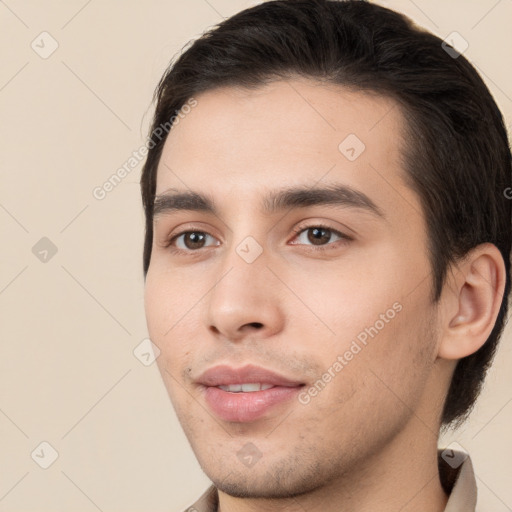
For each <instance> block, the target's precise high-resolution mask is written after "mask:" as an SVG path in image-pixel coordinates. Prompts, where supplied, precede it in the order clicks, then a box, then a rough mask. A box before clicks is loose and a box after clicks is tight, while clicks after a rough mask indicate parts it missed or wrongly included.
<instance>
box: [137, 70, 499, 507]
mask: <svg viewBox="0 0 512 512" xmlns="http://www.w3.org/2000/svg"><path fill="white" fill-rule="evenodd" d="M196 99H197V106H196V107H195V108H194V109H192V111H191V112H190V113H189V114H188V115H187V116H186V118H184V119H182V120H181V121H180V123H179V125H177V126H175V127H174V128H173V129H172V130H171V132H170V134H169V136H168V138H167V141H166V143H165V146H164V149H163V154H162V158H161V161H160V165H159V168H158V174H157V191H156V194H157V196H158V195H161V194H163V193H164V192H168V191H169V190H170V189H174V190H178V191H187V190H193V191H197V192H201V193H205V194H209V196H210V197H211V198H212V199H213V200H214V201H215V203H216V205H217V206H218V208H219V211H218V214H217V215H212V214H210V213H204V212H200V211H173V212H168V213H165V214H162V215H160V216H158V217H156V218H155V223H154V228H155V235H154V242H153V252H152V257H151V263H150V267H149V271H148V274H147V278H146V288H145V308H146V317H147V323H148V330H149V334H150V337H151V339H152V341H153V342H154V343H155V345H157V346H158V347H159V349H160V350H161V354H160V356H159V357H158V359H157V363H158V367H159V369H160V372H161V374H162V378H163V381H164V383H165V386H166V388H167V390H168V392H169V396H170V398H171V400H172V403H173V405H174V407H175V409H176V412H177V415H178V418H179V420H180V422H181V424H182V426H183V429H184V431H185V433H186V435H187V437H188V439H189V441H190V443H191V446H192V448H193V450H194V452H195V454H196V456H197V458H198V460H199V463H200V464H201V466H202V468H203V469H204V471H205V473H206V474H207V475H208V477H209V478H210V479H211V480H212V481H213V482H214V484H215V485H216V486H217V487H218V489H219V500H220V510H222V512H229V511H235V510H236V511H238V512H240V511H256V510H266V511H282V510H286V511H304V510H308V511H312V510H322V511H323V512H328V511H338V512H339V511H344V512H348V511H353V512H356V511H357V512H363V511H375V510H379V511H383V512H386V511H394V512H396V511H397V510H401V511H402V512H405V511H413V510H414V511H420V512H421V511H431V512H433V511H442V510H444V507H445V505H446V501H447V496H446V495H445V493H444V492H443V490H442V488H441V485H440V480H439V476H438V470H437V458H436V457H437V440H438V432H439V427H440V414H441V409H442V404H443V400H444V398H445V396H446V392H447V389H448V386H449V382H450V378H451V376H452V373H453V370H454V367H455V363H456V360H457V359H459V358H461V357H464V356H465V355H469V354H471V353H472V352H474V351H476V350H477V349H478V348H479V347H480V346H481V345H482V344H483V343H484V342H485V340H486V339H487V337H488V335H489V334H490V332H491V329H492V327H493V325H494V321H495V319H496V316H497V314H498V310H499V305H500V301H501V296H502V295H503V289H504V282H505V277H504V265H503V260H502V259H501V256H500V254H499V251H498V250H497V249H496V247H494V246H493V245H491V244H483V245H482V246H479V247H477V248H475V249H474V250H473V251H472V252H471V253H470V255H469V256H468V258H467V259H466V260H464V262H463V263H459V264H458V265H457V266H454V267H453V268H452V269H450V272H449V273H448V281H447V283H446V285H445V287H444V291H443V294H442V297H441V300H440V302H439V303H437V304H433V303H432V302H431V300H430V293H431V286H432V281H431V278H432V275H431V268H430V265H429V261H428V258H427V250H426V247H427V238H426V236H427V235H426V228H425V220H424V217H423V214H422V212H421V207H420V203H419V198H418V197H417V196H416V194H415V193H414V192H413V191H412V190H410V189H409V188H408V187H407V186H406V185H405V184H404V181H403V178H402V174H403V172H404V170H403V165H402V163H401V158H400V156H401V148H402V144H403V140H404V138H403V137H404V133H405V132H404V121H403V118H402V114H401V113H400V110H399V108H398V107H397V106H396V105H395V104H394V103H393V101H392V100H389V99H386V98H383V97H380V96H377V95H370V94H364V93H361V92H353V91H348V90H347V89H345V88H342V87H338V86H333V85H330V86H327V85H325V84H321V83H318V82H314V81H312V80H307V79H299V78H295V79H290V80H288V81H278V82H273V83H271V84H267V85H266V86H264V87H260V88H258V89H255V90H252V91H248V90H244V89H238V88H220V89H216V90H213V91H208V92H205V93H202V94H201V95H199V96H197V98H196ZM348 134H356V135H357V137H358V138H359V139H360V140H361V141H363V142H364V144H365V146H366V149H365V150H364V151H363V152H362V153H361V155H360V156H359V157H358V158H357V159H356V160H354V161H349V160H348V159H347V158H346V157H345V156H344V155H343V154H342V153H341V152H340V150H339V149H338V146H339V144H340V142H342V141H343V140H344V139H345V138H346V137H347V135H348ZM334 183H336V184H344V185H349V186H351V187H353V188H355V189H357V190H359V191H361V192H364V193H365V194H366V195H367V196H369V197H370V198H371V200H372V201H373V202H374V203H375V205H377V206H378V208H379V209H380V210H381V211H382V212H383V214H384V216H385V218H380V217H378V216H376V215H373V214H372V213H369V212H368V211H365V210H362V209H358V208H351V207H347V206H344V207H339V206H338V207H332V206H326V205H313V206H310V207H307V208H291V209H287V210H286V211H281V212H277V213H272V214H268V213H266V212H264V211H263V210H262V207H261V202H262V200H263V198H264V197H265V196H266V195H267V194H268V193H270V192H273V191H276V190H278V189H281V188H286V187H289V186H291V185H294V186H299V185H304V186H307V187H312V186H314V185H315V186H319V185H327V184H334ZM319 224H320V225H321V226H322V225H326V226H328V227H329V228H330V229H331V230H335V231H339V232H341V233H343V234H345V235H347V236H350V237H351V239H350V240H345V241H343V240H341V241H340V239H339V238H338V237H337V236H336V234H335V233H333V232H332V231H331V233H330V235H331V236H330V237H329V233H327V235H326V238H327V241H325V242H324V243H323V245H320V246H319V245H315V244H314V243H313V242H312V241H311V238H308V234H311V230H309V231H308V229H307V228H314V227H315V226H318V225H319ZM302 226H303V231H301V233H300V234H299V235H296V234H295V233H294V232H293V230H294V228H298V227H302ZM185 231H193V232H202V233H206V234H208V235H209V236H207V237H206V238H205V243H204V246H203V247H200V248H197V246H194V245H193V244H192V245H190V240H188V242H189V246H188V247H187V245H185V242H186V241H187V240H185V236H181V237H180V238H179V239H178V240H175V242H174V244H175V245H174V246H172V245H171V247H166V241H167V240H168V239H169V238H170V237H172V236H174V235H176V234H179V233H183V232H185ZM247 236H251V237H253V238H254V239H255V240H256V241H257V242H258V243H259V245H260V246H261V248H262V250H263V252H262V253H261V255H260V256H259V257H258V258H257V259H256V260H255V261H254V262H253V263H247V262H246V261H244V259H242V258H241V257H240V255H239V253H237V251H236V248H237V246H238V245H239V244H240V243H241V242H242V241H243V240H244V239H245V238H246V237H247ZM190 247H192V248H190ZM173 248H175V249H181V252H175V251H172V250H171V249H173ZM322 248H323V249H325V250H322ZM395 303H399V305H400V306H401V310H400V312H398V313H397V314H396V315H394V318H393V319H391V320H389V321H388V322H387V323H385V326H384V327H383V328H382V329H380V330H379V332H378V334H377V335H375V336H374V337H373V338H369V340H368V343H367V345H366V346H364V347H363V348H362V350H361V351H360V352H358V353H357V355H355V356H354V357H353V358H352V359H351V360H350V361H348V362H347V364H346V365H344V367H343V369H342V370H341V371H340V372H339V373H337V374H336V376H335V377H334V378H333V379H332V380H331V381H330V382H329V383H328V384H327V385H326V386H325V388H324V389H323V390H322V391H321V392H320V393H318V394H317V395H316V396H314V397H311V400H310V401H309V402H308V403H307V404H303V403H300V402H299V401H298V400H296V399H293V400H292V401H291V402H286V403H283V404H279V405H278V406H277V407H274V408H272V409H271V410H270V411H269V412H268V414H266V415H265V416H264V417H262V418H261V419H258V420H256V421H254V422H249V423H240V422H227V421H223V420H221V419H219V418H218V417H216V416H215V415H214V413H213V412H212V411H211V410H210V409H209V407H208V405H207V403H206V402H205V400H204V396H203V394H202V392H201V388H200V386H199V385H198V384H197V379H198V377H199V375H200V374H201V373H202V372H204V371H205V370H207V369H208V368H211V367H213V366H216V365H218V364H228V365H230V366H235V367H240V366H244V365H245V364H249V363H252V364H256V365H260V366H263V367H265V368H269V369H271V370H273V371H275V372H277V373H279V374H282V375H284V376H286V377H287V378H289V379H293V380H298V381H301V382H303V383H305V384H306V386H305V389H308V388H309V387H311V386H313V385H314V383H315V382H316V381H317V380H318V379H319V378H321V377H322V375H323V374H324V373H325V372H326V371H327V370H328V368H330V367H332V365H333V363H334V362H335V361H336V360H337V357H338V356H339V355H343V354H344V353H345V352H346V351H347V350H348V349H349V348H350V346H351V343H352V342H353V340H355V339H356V337H357V335H358V334H360V333H361V331H363V330H364V329H365V328H368V327H369V326H373V325H375V323H376V321H377V320H379V318H382V317H381V316H380V315H382V314H386V311H387V310H389V309H390V308H392V305H393V304H395ZM255 322H257V323H258V324H255ZM249 442H250V443H253V444H254V445H255V446H256V447H257V449H258V451H259V453H260V454H261V458H260V459H259V460H258V461H257V462H256V463H255V464H254V465H253V466H251V467H247V466H246V465H244V464H243V463H242V462H241V460H240V459H239V457H238V456H237V452H239V451H240V450H241V449H243V447H244V446H245V445H246V444H247V443H249Z"/></svg>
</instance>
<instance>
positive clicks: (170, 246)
mask: <svg viewBox="0 0 512 512" xmlns="http://www.w3.org/2000/svg"><path fill="white" fill-rule="evenodd" d="M313 228H320V229H325V230H327V231H330V232H331V234H333V235H336V236H338V237H339V238H340V240H336V241H334V242H329V243H327V244H325V245H317V246H315V245H305V244H293V245H305V246H306V247H308V248H309V250H313V251H328V250H333V249H336V248H338V246H337V245H336V246H335V247H332V246H333V245H335V244H337V243H339V244H341V245H345V244H346V243H348V242H349V241H351V240H353V238H351V237H350V236H348V235H345V234H344V233H342V232H340V231H338V230H336V229H333V228H332V227H330V226H328V225H326V224H322V223H316V224H308V225H305V226H304V225H300V226H298V227H296V228H294V229H293V230H292V232H293V234H294V238H296V237H297V236H298V235H299V234H300V233H302V232H303V231H307V230H308V229H313ZM188 233H201V234H204V235H208V236H212V235H210V234H209V233H206V232H205V231H202V230H200V229H197V230H195V229H194V228H192V229H187V230H185V231H181V232H179V233H176V234H175V235H172V236H171V237H170V238H169V239H168V240H167V241H166V243H165V245H164V248H166V249H169V250H170V251H171V252H173V253H178V254H189V255H190V254H194V253H199V252H200V251H201V249H205V247H202V248H200V249H178V248H177V247H176V246H175V245H174V242H175V241H176V240H177V239H178V238H179V237H180V236H183V235H186V234H188ZM213 238H214V237H213ZM206 248H207V247H206Z"/></svg>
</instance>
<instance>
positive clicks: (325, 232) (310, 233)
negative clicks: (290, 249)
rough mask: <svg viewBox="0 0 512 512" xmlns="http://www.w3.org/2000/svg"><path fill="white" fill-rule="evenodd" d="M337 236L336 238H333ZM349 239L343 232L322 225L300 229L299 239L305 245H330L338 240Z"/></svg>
mask: <svg viewBox="0 0 512 512" xmlns="http://www.w3.org/2000/svg"><path fill="white" fill-rule="evenodd" d="M333 237H335V240H332V238H333ZM342 239H348V237H347V236H345V235H344V234H343V233H340V232H339V231H335V230H334V229H329V228H326V227H322V226H311V227H308V228H305V229H301V230H300V231H298V236H297V240H299V243H301V244H304V245H309V244H312V245H328V244H330V243H333V242H337V241H338V240H342Z"/></svg>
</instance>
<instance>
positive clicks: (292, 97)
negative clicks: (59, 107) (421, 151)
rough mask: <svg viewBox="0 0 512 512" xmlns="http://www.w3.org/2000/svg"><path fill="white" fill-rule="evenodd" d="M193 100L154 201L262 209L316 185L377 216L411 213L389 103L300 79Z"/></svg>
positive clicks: (166, 156)
mask: <svg viewBox="0 0 512 512" xmlns="http://www.w3.org/2000/svg"><path fill="white" fill-rule="evenodd" d="M195 99H196V101H197V105H196V106H195V107H193V108H191V109H190V111H189V112H188V113H187V114H186V115H184V117H183V118H182V119H181V120H180V122H179V124H178V125H176V126H174V127H173V128H172V130H171V131H170V133H169V135H168V137H167V140H166V142H165V145H164V149H163V152H162V157H161V160H160V163H159V167H158V171H157V191H156V193H157V195H158V194H162V193H163V192H164V191H166V190H168V189H174V190H189V191H190V190H193V191H194V192H200V193H203V194H207V195H210V196H214V197H215V198H216V200H218V201H219V202H221V203H222V202H233V201H236V200H237V199H238V200H240V201H242V200H244V201H245V202H247V201H248V202H249V203H250V202H251V201H256V200H258V201H259V203H260V204H261V198H262V197H263V196H264V195H267V194H268V192H269V191H271V190H273V189H282V188H284V187H285V186H308V185H310V186H312V185H314V184H316V185H318V184H319V183H320V184H321V183H322V182H325V183H330V184H333V183H341V184H344V185H347V186H350V187H352V188H354V189H356V190H360V191H362V192H364V193H365V194H366V195H368V196H369V197H371V198H372V199H373V200H374V202H375V203H376V204H377V205H378V206H379V207H380V208H381V209H382V210H384V211H385V210H394V211H395V212H397V211H399V210H400V208H402V210H407V209H410V208H411V207H412V208H413V210H416V212H418V211H419V204H418V200H417V198H416V196H415V194H414V193H413V192H412V191H411V190H410V189H409V188H408V187H406V185H405V183H404V182H403V179H402V174H403V164H402V146H403V140H404V131H405V130H404V119H403V117H402V114H401V112H400V109H399V107H398V105H397V104H396V103H395V102H394V101H393V100H391V99H388V98H386V97H383V96H379V95H376V94H369V93H363V92H356V91H351V90H348V89H346V88H344V87H341V86H337V85H332V84H330V85H326V84H325V83H320V82H316V81H312V80H306V79H295V80H288V81H277V82H272V83H270V84H267V85H265V86H262V87H259V88H256V89H251V90H248V89H243V88H235V87H224V88H218V89H214V90H211V91H207V92H205V93H202V94H200V95H198V96H197V97H196V98H195ZM257 196H258V197H257ZM402 213H403V211H402Z"/></svg>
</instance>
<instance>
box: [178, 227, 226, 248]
mask: <svg viewBox="0 0 512 512" xmlns="http://www.w3.org/2000/svg"><path fill="white" fill-rule="evenodd" d="M212 242H213V243H212ZM209 245H218V244H215V238H214V237H213V236H211V235H209V234H208V233H204V232H203V231H183V232H182V233H179V234H177V235H175V236H174V237H172V239H171V240H170V243H169V246H170V247H171V246H173V247H175V248H176V249H177V250H178V251H195V250H198V249H203V248H204V247H208V246H209Z"/></svg>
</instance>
